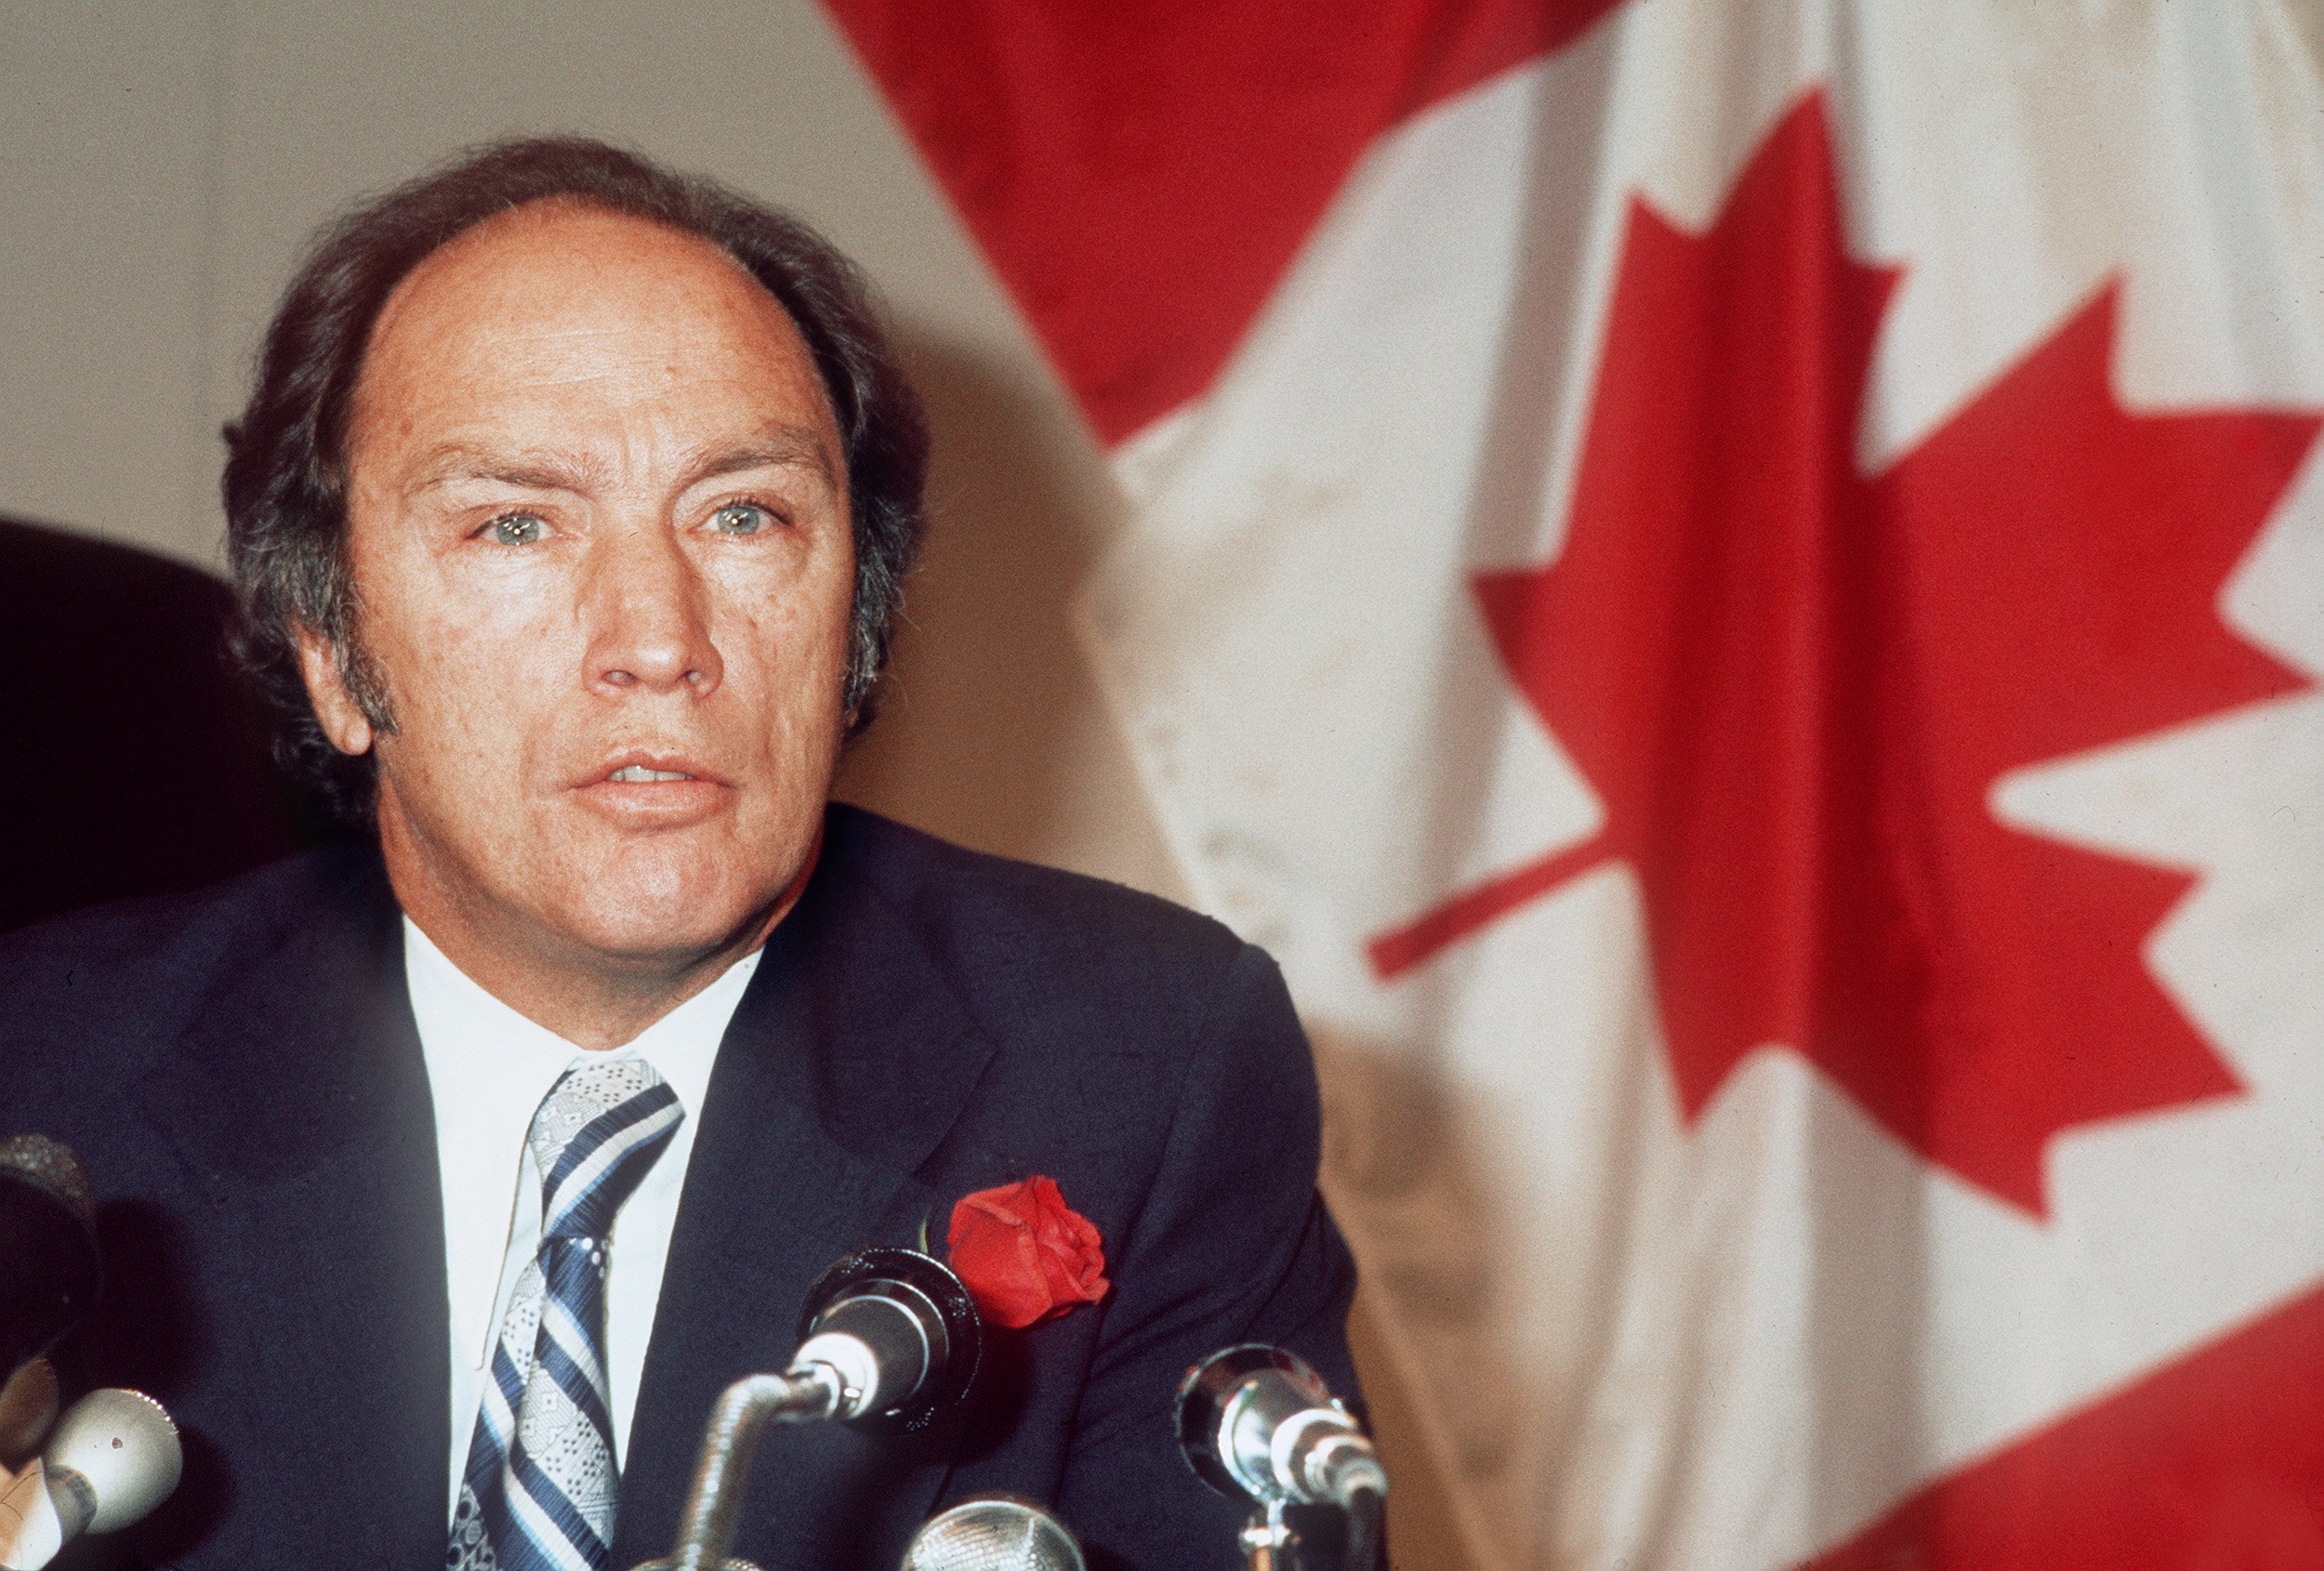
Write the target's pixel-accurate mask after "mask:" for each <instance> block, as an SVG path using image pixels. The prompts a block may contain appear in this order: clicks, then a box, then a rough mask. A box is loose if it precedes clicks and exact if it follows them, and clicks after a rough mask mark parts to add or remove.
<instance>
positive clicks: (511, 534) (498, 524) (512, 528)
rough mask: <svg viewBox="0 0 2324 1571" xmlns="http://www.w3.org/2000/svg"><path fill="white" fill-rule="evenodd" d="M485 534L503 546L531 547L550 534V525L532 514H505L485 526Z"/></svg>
mask: <svg viewBox="0 0 2324 1571" xmlns="http://www.w3.org/2000/svg"><path fill="white" fill-rule="evenodd" d="M484 533H485V534H486V535H489V536H490V537H491V538H492V539H493V540H494V541H495V543H496V544H499V545H503V546H530V545H532V544H533V543H534V542H535V541H536V540H538V539H539V538H540V537H541V536H542V535H546V534H548V524H546V523H544V522H542V521H540V520H539V519H537V518H535V517H534V516H533V515H532V514H531V513H504V514H503V515H501V516H500V517H499V518H496V519H495V520H493V521H492V522H490V523H488V524H486V525H485V526H484Z"/></svg>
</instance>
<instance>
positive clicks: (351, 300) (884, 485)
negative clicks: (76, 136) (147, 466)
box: [224, 137, 928, 824]
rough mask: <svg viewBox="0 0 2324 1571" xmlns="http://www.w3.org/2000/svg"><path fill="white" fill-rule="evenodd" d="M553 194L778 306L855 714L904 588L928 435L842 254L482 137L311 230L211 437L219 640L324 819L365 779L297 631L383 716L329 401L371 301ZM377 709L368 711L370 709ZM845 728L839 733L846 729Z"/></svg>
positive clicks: (659, 183) (686, 190)
mask: <svg viewBox="0 0 2324 1571" xmlns="http://www.w3.org/2000/svg"><path fill="white" fill-rule="evenodd" d="M558 198H562V199H565V200H570V201H574V202H579V203H584V204H588V205H592V206H596V207H601V208H604V209H608V210H610V211H613V212H615V213H623V214H627V215H629V216H631V217H633V218H645V219H648V220H651V221H653V222H654V223H659V224H665V225H667V226H668V227H669V228H671V229H674V230H679V231H683V232H685V233H687V234H691V235H694V236H696V237H698V238H700V239H702V240H704V241H706V242H708V243H709V244H712V245H715V246H717V247H718V248H719V249H720V250H721V251H723V252H725V253H726V254H727V255H728V256H730V257H733V259H734V260H735V261H737V262H739V263H741V264H742V266H743V267H744V268H746V270H748V271H749V272H750V274H751V276H752V277H754V278H756V279H757V280H758V281H759V283H760V284H763V285H765V287H766V289H767V292H768V293H770V294H772V296H773V297H775V298H776V299H777V300H779V301H780V302H782V305H783V308H784V310H786V311H788V312H789V313H790V316H791V320H792V321H793V322H794V323H797V324H798V327H799V334H800V336H801V337H803V338H804V339H805V340H806V342H807V347H808V350H809V351H810V352H811V353H812V355H813V356H814V361H815V367H816V370H817V371H818V372H819V373H821V375H822V377H823V386H824V390H825V393H826V394H827V395H828V396H829V398H830V400H831V410H832V415H833V417H834V419H835V420H836V422H837V424H838V429H839V437H840V443H841V448H842V453H843V456H844V458H845V461H846V465H847V483H848V495H849V498H850V501H851V505H852V510H853V520H852V522H853V528H854V537H855V592H854V604H853V611H852V624H851V637H850V647H849V651H848V665H847V680H846V686H845V692H844V694H843V697H842V704H843V706H844V707H846V708H849V709H851V710H852V711H853V712H854V716H855V719H854V729H855V730H856V731H860V730H861V729H862V728H863V727H864V726H865V724H867V723H869V721H870V719H871V693H872V687H873V685H874V683H875V682H876V681H877V680H878V676H879V672H880V668H881V667H882V666H884V665H885V664H886V661H887V656H888V644H889V636H890V630H891V624H892V622H893V619H894V616H895V612H896V607H897V604H898V601H900V599H901V598H902V588H903V579H904V576H905V574H906V573H907V572H908V571H909V570H910V568H911V565H912V561H913V559H914V557H915V556H916V555H917V554H918V550H919V543H920V536H921V534H922V531H923V527H924V522H925V514H924V512H923V510H922V499H921V492H922V486H923V482H924V481H925V478H926V473H927V467H928V431H927V426H926V424H925V423H924V421H923V419H922V417H921V414H920V406H919V401H918V398H917V397H915V396H914V394H913V392H912V389H911V387H910V385H909V384H908V383H907V382H906V381H905V377H904V374H903V371H902V369H901V368H900V367H899V366H898V364H897V363H896V360H895V356H894V353H893V351H892V350H891V348H890V346H889V343H888V339H887V335H886V333H885V331H884V330H883V329H882V327H881V325H880V323H879V320H878V311H877V309H876V307H875V304H874V302H873V300H872V297H871V294H870V290H869V287H868V285H867V284H865V280H864V278H863V275H862V274H861V273H860V272H859V271H857V270H856V268H855V266H854V264H852V263H851V262H850V261H849V260H848V259H847V258H846V257H842V256H841V255H840V254H839V253H838V250H836V249H835V248H834V247H833V246H832V244H830V242H828V241H826V240H825V239H824V238H823V237H822V236H821V235H819V234H817V233H815V232H814V231H812V230H811V229H809V228H808V227H807V226H806V225H805V224H802V223H800V222H799V220H798V219H796V218H792V217H790V216H789V215H788V214H786V213H782V212H779V211H776V210H775V209H773V208H771V207H768V206H765V205H761V204H759V203H757V202H753V201H751V200H750V199H749V198H747V197H745V196H743V195H741V194H739V193H738V192H735V191H730V190H728V189H727V188H726V187H724V186H721V185H719V184H717V183H715V182H713V181H710V180H706V179H702V178H695V177H692V176H686V175H679V174H674V173H672V172H671V171H669V170H667V169H664V168H661V167H660V166H658V165H654V164H653V163H651V162H649V161H648V160H646V159H644V158H641V157H640V156H638V155H637V154H635V153H631V152H624V151H622V150H620V149H618V148H614V147H609V146H607V145H605V144H604V143H602V142H598V141H592V140H588V139H585V138H579V137H548V138H536V139H522V140H512V141H504V142H497V143H494V144H492V145H490V146H487V147H483V148H481V149H477V150H474V151H471V152H468V153H466V154H463V155H462V156H460V157H458V158H456V159H455V160H453V161H452V162H450V163H448V164H446V165H442V167H440V168H437V169H435V170H433V171H431V172H429V173H428V174H425V175H422V176H420V177H419V178H416V179H414V180H411V181H409V182H407V183H405V184H403V185H401V186H398V187H396V188H395V189H394V190H392V191H388V192H387V193H386V194H385V195H382V196H379V197H376V198H374V199H373V200H371V201H369V202H366V203H364V204H363V205H361V206H359V207H357V208H355V209H354V210H353V211H351V212H350V213H349V214H347V215H346V216H345V217H344V218H340V219H339V220H338V221H337V223H334V224H332V225H331V226H330V227H329V228H327V229H325V230H324V231H323V232H322V233H321V234H320V235H319V236H317V238H316V239H315V241H314V242H313V243H312V244H311V246H310V249H309V251H308V254H307V257H306V260H305V261H304V263H303V264H302V265H301V266H300V267H299V270H298V272H297V276H296V277H295V278H293V279H292V281H291V284H290V287H289V288H288V289H287V290H285V291H284V296H283V303H282V305H281V307H280V308H279V309H278V310H276V311H275V313H274V320H273V322H272V323H271V325H270V326H269V327H268V329H267V335H266V343H265V347H264V349H263V350H262V351H261V353H260V357H259V363H258V373H257V387H256V388H255V389H253V391H252V392H251V395H250V402H249V403H248V404H247V405H246V406H245V407H244V410H243V413H242V417H241V418H240V419H238V420H236V421H234V422H233V423H232V424H231V425H229V426H228V427H227V428H226V447H227V459H226V473H225V481H224V489H225V496H226V551H227V559H228V561H229V563H230V564H231V569H232V573H233V580H234V590H235V600H236V607H237V612H236V618H235V625H234V629H233V634H232V644H233V650H234V653H235V654H236V656H237V657H238V658H239V659H240V660H241V662H242V663H243V665H244V667H245V668H247V669H248V670H249V671H250V673H251V674H252V675H253V676H254V677H255V678H256V680H257V682H258V685H259V687H260V688H261V690H262V691H263V692H264V693H265V695H266V697H267V700H268V702H269V703H270V704H271V706H272V707H273V709H274V710H275V713H276V719H277V722H278V723H277V726H276V734H275V752H276V756H277V757H278V758H279V759H281V760H282V762H283V765H284V768H285V769H287V770H288V771H289V772H291V774H292V775H293V776H294V777H295V778H297V780H298V781H299V782H300V783H301V784H303V785H308V786H310V787H312V788H314V789H315V790H317V791H318V792H319V793H320V794H321V796H322V797H323V799H324V802H325V803H326V804H327V805H328V806H329V807H330V808H331V810H332V811H333V812H335V813H337V815H338V816H340V817H341V818H343V819H345V820H347V821H349V822H350V823H354V824H362V823H364V822H367V821H368V820H369V818H370V816H371V811H372V807H373V802H374V798H375V788H376V768H375V765H374V762H373V759H372V756H371V755H370V754H368V753H366V754H363V755H362V756H360V757H356V758H350V757H348V756H347V755H346V754H343V753H341V752H340V751H339V750H338V749H337V748H336V747H334V746H331V742H330V739H329V738H328V737H327V736H325V735H324V732H323V727H322V725H321V723H320V722H319V721H318V720H317V719H316V718H315V713H314V709H313V706H312V705H311V704H310V701H309V699H308V696H307V690H306V684H305V683H304V681H303V680H301V679H300V676H299V667H298V641H297V634H298V630H299V628H300V627H307V628H310V629H312V630H313V631H314V632H316V633H318V634H320V635H322V636H323V637H324V638H325V639H327V640H329V641H330V642H331V644H332V646H333V647H334V648H335V649H336V650H337V653H338V656H339V662H340V667H341V671H342V673H343V674H344V675H345V677H346V678H347V681H348V688H349V692H350V696H352V697H353V698H354V699H355V700H356V702H357V703H358V704H359V705H361V706H363V707H364V710H365V712H366V714H369V715H371V717H372V719H374V721H375V723H380V722H382V721H384V720H386V719H387V716H386V711H385V709H384V706H383V695H382V694H381V693H380V691H379V687H378V681H377V677H376V673H375V672H373V671H371V670H370V669H369V667H368V666H367V664H366V662H365V661H364V659H363V651H362V645H361V641H360V638H359V636H358V635H359V629H358V627H357V626H356V616H355V611H356V607H355V603H354V586H353V582H352V577H351V575H350V572H349V568H348V561H347V549H346V535H347V470H346V452H345V443H346V436H347V424H348V407H349V403H350V400H351V398H352V396H353V393H354V389H355V382H356V378H357V376H358V374H359V373H360V372H361V370H362V367H363V353H364V350H365V347H366V345H367V344H368V342H369V339H370V337H371V330H372V326H373V323H375V322H376V321H377V319H378V316H379V312H380V310H381V309H382V308H383V307H384V306H385V305H386V304H387V301H388V297H389V296H390V294H392V293H393V292H394V290H395V286H396V285H397V284H400V283H402V282H403V279H404V277H405V276H406V275H407V274H409V273H410V272H411V271H412V270H413V269H414V268H415V267H416V266H418V265H419V263H420V262H421V261H423V260H424V259H426V258H427V257H429V255H430V254H432V253H433V252H434V251H436V250H437V249H438V248H439V247H440V246H442V245H443V244H445V243H446V242H447V241H450V240H452V239H453V238H454V237H456V235H458V234H460V233H461V232H463V231H466V230H469V229H470V228H473V227H474V226H475V225H477V224H479V223H482V221H483V220H485V219H486V218H492V217H493V216H495V214H499V213H504V212H507V211H508V210H509V209H511V208H514V207H520V206H522V205H525V204H527V203H532V202H540V201H547V200H551V199H558ZM375 711H376V712H375ZM851 734H852V733H851Z"/></svg>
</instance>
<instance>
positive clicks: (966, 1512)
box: [904, 1495, 1085, 1571]
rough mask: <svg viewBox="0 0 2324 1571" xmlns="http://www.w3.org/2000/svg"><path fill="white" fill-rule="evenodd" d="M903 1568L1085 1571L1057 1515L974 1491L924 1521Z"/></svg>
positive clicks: (1023, 1502)
mask: <svg viewBox="0 0 2324 1571" xmlns="http://www.w3.org/2000/svg"><path fill="white" fill-rule="evenodd" d="M904 1571H1085V1562H1084V1561H1083V1560H1082V1558H1081V1546H1080V1545H1079V1544H1077V1543H1076V1542H1075V1541H1074V1536H1073V1534H1072V1533H1071V1532H1070V1531H1068V1530H1067V1528H1066V1526H1065V1525H1064V1524H1063V1523H1062V1522H1060V1521H1058V1520H1057V1518H1056V1517H1055V1516H1054V1515H1052V1514H1051V1513H1050V1512H1046V1511H1044V1510H1042V1509H1041V1508H1040V1507H1039V1506H1037V1505H1035V1504H1034V1503H1033V1502H1032V1501H1030V1500H1021V1499H1018V1498H1016V1497H1015V1496H1013V1495H971V1496H970V1497H969V1498H967V1499H965V1500H962V1501H961V1502H960V1503H959V1504H958V1505H957V1506H954V1507H953V1508H952V1509H951V1510H949V1511H944V1512H938V1513H937V1514H936V1515H934V1516H931V1517H930V1518H929V1519H928V1520H927V1521H926V1522H924V1523H922V1524H920V1530H919V1531H918V1532H917V1533H915V1534H913V1535H912V1541H911V1542H910V1543H909V1544H907V1545H905V1551H904Z"/></svg>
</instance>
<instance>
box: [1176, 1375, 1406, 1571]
mask: <svg viewBox="0 0 2324 1571" xmlns="http://www.w3.org/2000/svg"><path fill="white" fill-rule="evenodd" d="M1178 1445H1179V1450H1180V1451H1181V1452H1182V1453H1183V1454H1184V1456H1185V1458H1186V1461H1187V1465H1188V1466H1190V1467H1192V1468H1193V1469H1194V1470H1195V1476H1196V1477H1198V1478H1200V1479H1201V1480H1202V1481H1203V1482H1204V1483H1206V1484H1208V1485H1210V1486H1211V1487H1212V1488H1213V1489H1216V1490H1218V1491H1219V1492H1220V1493H1221V1494H1222V1495H1227V1496H1230V1497H1237V1498H1243V1499H1247V1500H1248V1501H1250V1502H1251V1503H1252V1504H1253V1505H1254V1506H1257V1507H1259V1508H1260V1509H1261V1512H1264V1521H1263V1522H1261V1521H1259V1520H1254V1521H1253V1522H1252V1524H1251V1525H1250V1526H1249V1527H1248V1528H1247V1529H1245V1531H1244V1535H1243V1541H1244V1549H1245V1551H1246V1554H1247V1556H1248V1564H1251V1565H1252V1566H1273V1565H1275V1564H1278V1563H1279V1559H1280V1556H1281V1552H1282V1551H1283V1549H1284V1548H1285V1547H1286V1545H1287V1543H1288V1542H1289V1537H1290V1535H1289V1532H1288V1530H1287V1526H1286V1525H1285V1520H1284V1512H1285V1509H1286V1508H1287V1507H1290V1506H1303V1505H1329V1506H1337V1507H1339V1508H1340V1510H1341V1511H1342V1512H1346V1513H1347V1535H1348V1536H1347V1546H1346V1551H1345V1553H1344V1555H1343V1556H1342V1562H1343V1564H1347V1565H1351V1566H1355V1567H1359V1568H1362V1567H1368V1566H1369V1565H1370V1564H1372V1561H1373V1557H1374V1553H1375V1548H1376V1546H1377V1544H1378V1543H1379V1540H1380V1507H1381V1504H1382V1503H1383V1502H1384V1501H1385V1500H1386V1498H1387V1496H1388V1471H1387V1469H1385V1468H1383V1467H1382V1466H1380V1453H1379V1452H1378V1451H1376V1450H1374V1449H1373V1448H1372V1443H1371V1440H1370V1439H1369V1438H1368V1437H1367V1435H1366V1434H1365V1433H1364V1431H1363V1428H1362V1427H1361V1426H1360V1425H1358V1424H1357V1423H1356V1421H1355V1417H1354V1415H1353V1414H1352V1413H1350V1412H1349V1411H1348V1409H1347V1406H1346V1404H1344V1403H1342V1402H1340V1400H1339V1399H1338V1398H1336V1397H1334V1396H1333V1395H1332V1394H1331V1390H1330V1388H1329V1387H1327V1385H1325V1384H1324V1381H1323V1378H1322V1377H1321V1376H1319V1375H1318V1374H1316V1373H1315V1371H1314V1369H1312V1368H1310V1367H1309V1366H1307V1364H1306V1363H1305V1362H1304V1361H1303V1360H1301V1358H1300V1357H1299V1356H1298V1355H1297V1354H1295V1353H1287V1352H1286V1351H1284V1350H1283V1349H1282V1348H1279V1347H1268V1346H1265V1345H1263V1344H1261V1343H1257V1342H1248V1343H1245V1344H1244V1345H1242V1346H1239V1347H1230V1348H1226V1349H1223V1350H1221V1352H1218V1353H1212V1354H1211V1355H1210V1356H1209V1357H1208V1358H1206V1359H1204V1360H1203V1361H1202V1362H1201V1363H1199V1364H1197V1365H1195V1366H1194V1367H1193V1368H1191V1369H1189V1370H1187V1371H1186V1378H1185V1379H1184V1380H1182V1381H1180V1382H1179V1387H1178Z"/></svg>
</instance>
